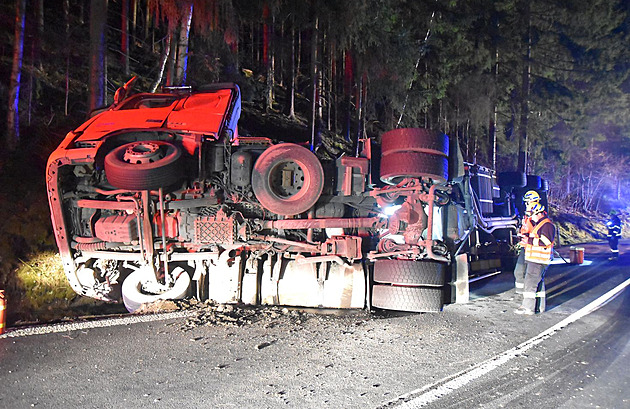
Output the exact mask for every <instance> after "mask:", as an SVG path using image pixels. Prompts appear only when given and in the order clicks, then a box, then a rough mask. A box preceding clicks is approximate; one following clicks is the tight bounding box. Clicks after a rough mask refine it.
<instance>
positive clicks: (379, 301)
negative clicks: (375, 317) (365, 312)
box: [372, 284, 444, 312]
mask: <svg viewBox="0 0 630 409" xmlns="http://www.w3.org/2000/svg"><path fill="white" fill-rule="evenodd" d="M372 306H373V307H377V308H382V309H385V310H395V311H409V312H439V311H442V307H443V306H444V292H443V289H442V288H432V287H400V286H390V285H379V284H374V286H373V287H372Z"/></svg>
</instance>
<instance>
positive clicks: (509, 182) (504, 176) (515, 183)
mask: <svg viewBox="0 0 630 409" xmlns="http://www.w3.org/2000/svg"><path fill="white" fill-rule="evenodd" d="M497 183H498V184H499V186H500V187H501V188H502V189H506V190H509V189H511V188H513V187H523V186H525V185H527V175H526V174H525V173H523V172H500V173H499V174H498V175H497Z"/></svg>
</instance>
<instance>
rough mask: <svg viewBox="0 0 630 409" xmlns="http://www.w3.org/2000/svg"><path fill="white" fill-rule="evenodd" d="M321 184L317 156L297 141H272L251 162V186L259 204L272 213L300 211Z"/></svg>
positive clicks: (316, 194)
mask: <svg viewBox="0 0 630 409" xmlns="http://www.w3.org/2000/svg"><path fill="white" fill-rule="evenodd" d="M323 187H324V170H323V168H322V165H321V163H320V162H319V159H317V157H316V156H315V154H313V152H311V151H309V150H308V149H306V148H303V147H301V146H299V145H295V144H293V143H281V144H279V145H274V146H272V147H270V148H269V149H267V150H266V151H264V152H263V153H262V154H261V155H260V156H259V157H258V159H257V160H256V163H255V164H254V172H253V173H252V189H253V190H254V194H255V195H256V199H258V201H259V202H260V204H261V205H262V206H263V207H264V208H265V209H267V210H269V211H271V212H273V213H276V214H279V215H282V216H293V215H296V214H300V213H304V212H305V211H307V210H308V209H310V208H311V207H313V205H314V204H315V203H316V202H317V200H318V199H319V197H320V196H321V194H322V189H323Z"/></svg>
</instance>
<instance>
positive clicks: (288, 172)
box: [269, 161, 304, 199]
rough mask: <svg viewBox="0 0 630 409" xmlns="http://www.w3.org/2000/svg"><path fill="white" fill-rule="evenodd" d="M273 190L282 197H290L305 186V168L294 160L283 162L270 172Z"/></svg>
mask: <svg viewBox="0 0 630 409" xmlns="http://www.w3.org/2000/svg"><path fill="white" fill-rule="evenodd" d="M269 182H270V183H269V185H270V187H271V191H272V192H273V193H275V194H276V195H278V197H280V198H282V199H289V198H291V197H293V196H295V195H297V194H298V193H300V191H301V190H302V187H304V170H303V169H302V168H301V167H300V165H299V164H298V163H296V162H293V161H286V162H281V163H279V164H278V165H276V166H275V167H274V168H273V169H272V170H271V172H270V174H269Z"/></svg>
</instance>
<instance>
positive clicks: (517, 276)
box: [514, 190, 540, 294]
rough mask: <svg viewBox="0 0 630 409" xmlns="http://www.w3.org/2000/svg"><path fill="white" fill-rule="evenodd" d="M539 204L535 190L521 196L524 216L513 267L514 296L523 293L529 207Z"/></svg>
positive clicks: (529, 225) (529, 229) (530, 225)
mask: <svg viewBox="0 0 630 409" xmlns="http://www.w3.org/2000/svg"><path fill="white" fill-rule="evenodd" d="M539 202H540V195H539V194H538V193H537V192H536V191H535V190H529V191H527V192H526V193H525V194H524V195H523V203H524V204H525V215H524V216H523V220H522V221H521V228H520V229H519V232H518V238H519V243H518V244H517V245H518V246H519V247H520V250H519V253H518V258H517V259H516V265H515V266H514V289H515V291H516V294H522V293H523V286H524V285H525V284H524V280H525V245H526V244H527V237H528V235H529V233H530V232H531V231H532V230H533V228H534V227H533V226H532V223H531V221H530V216H531V214H530V211H529V209H530V207H531V206H533V205H534V203H539Z"/></svg>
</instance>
